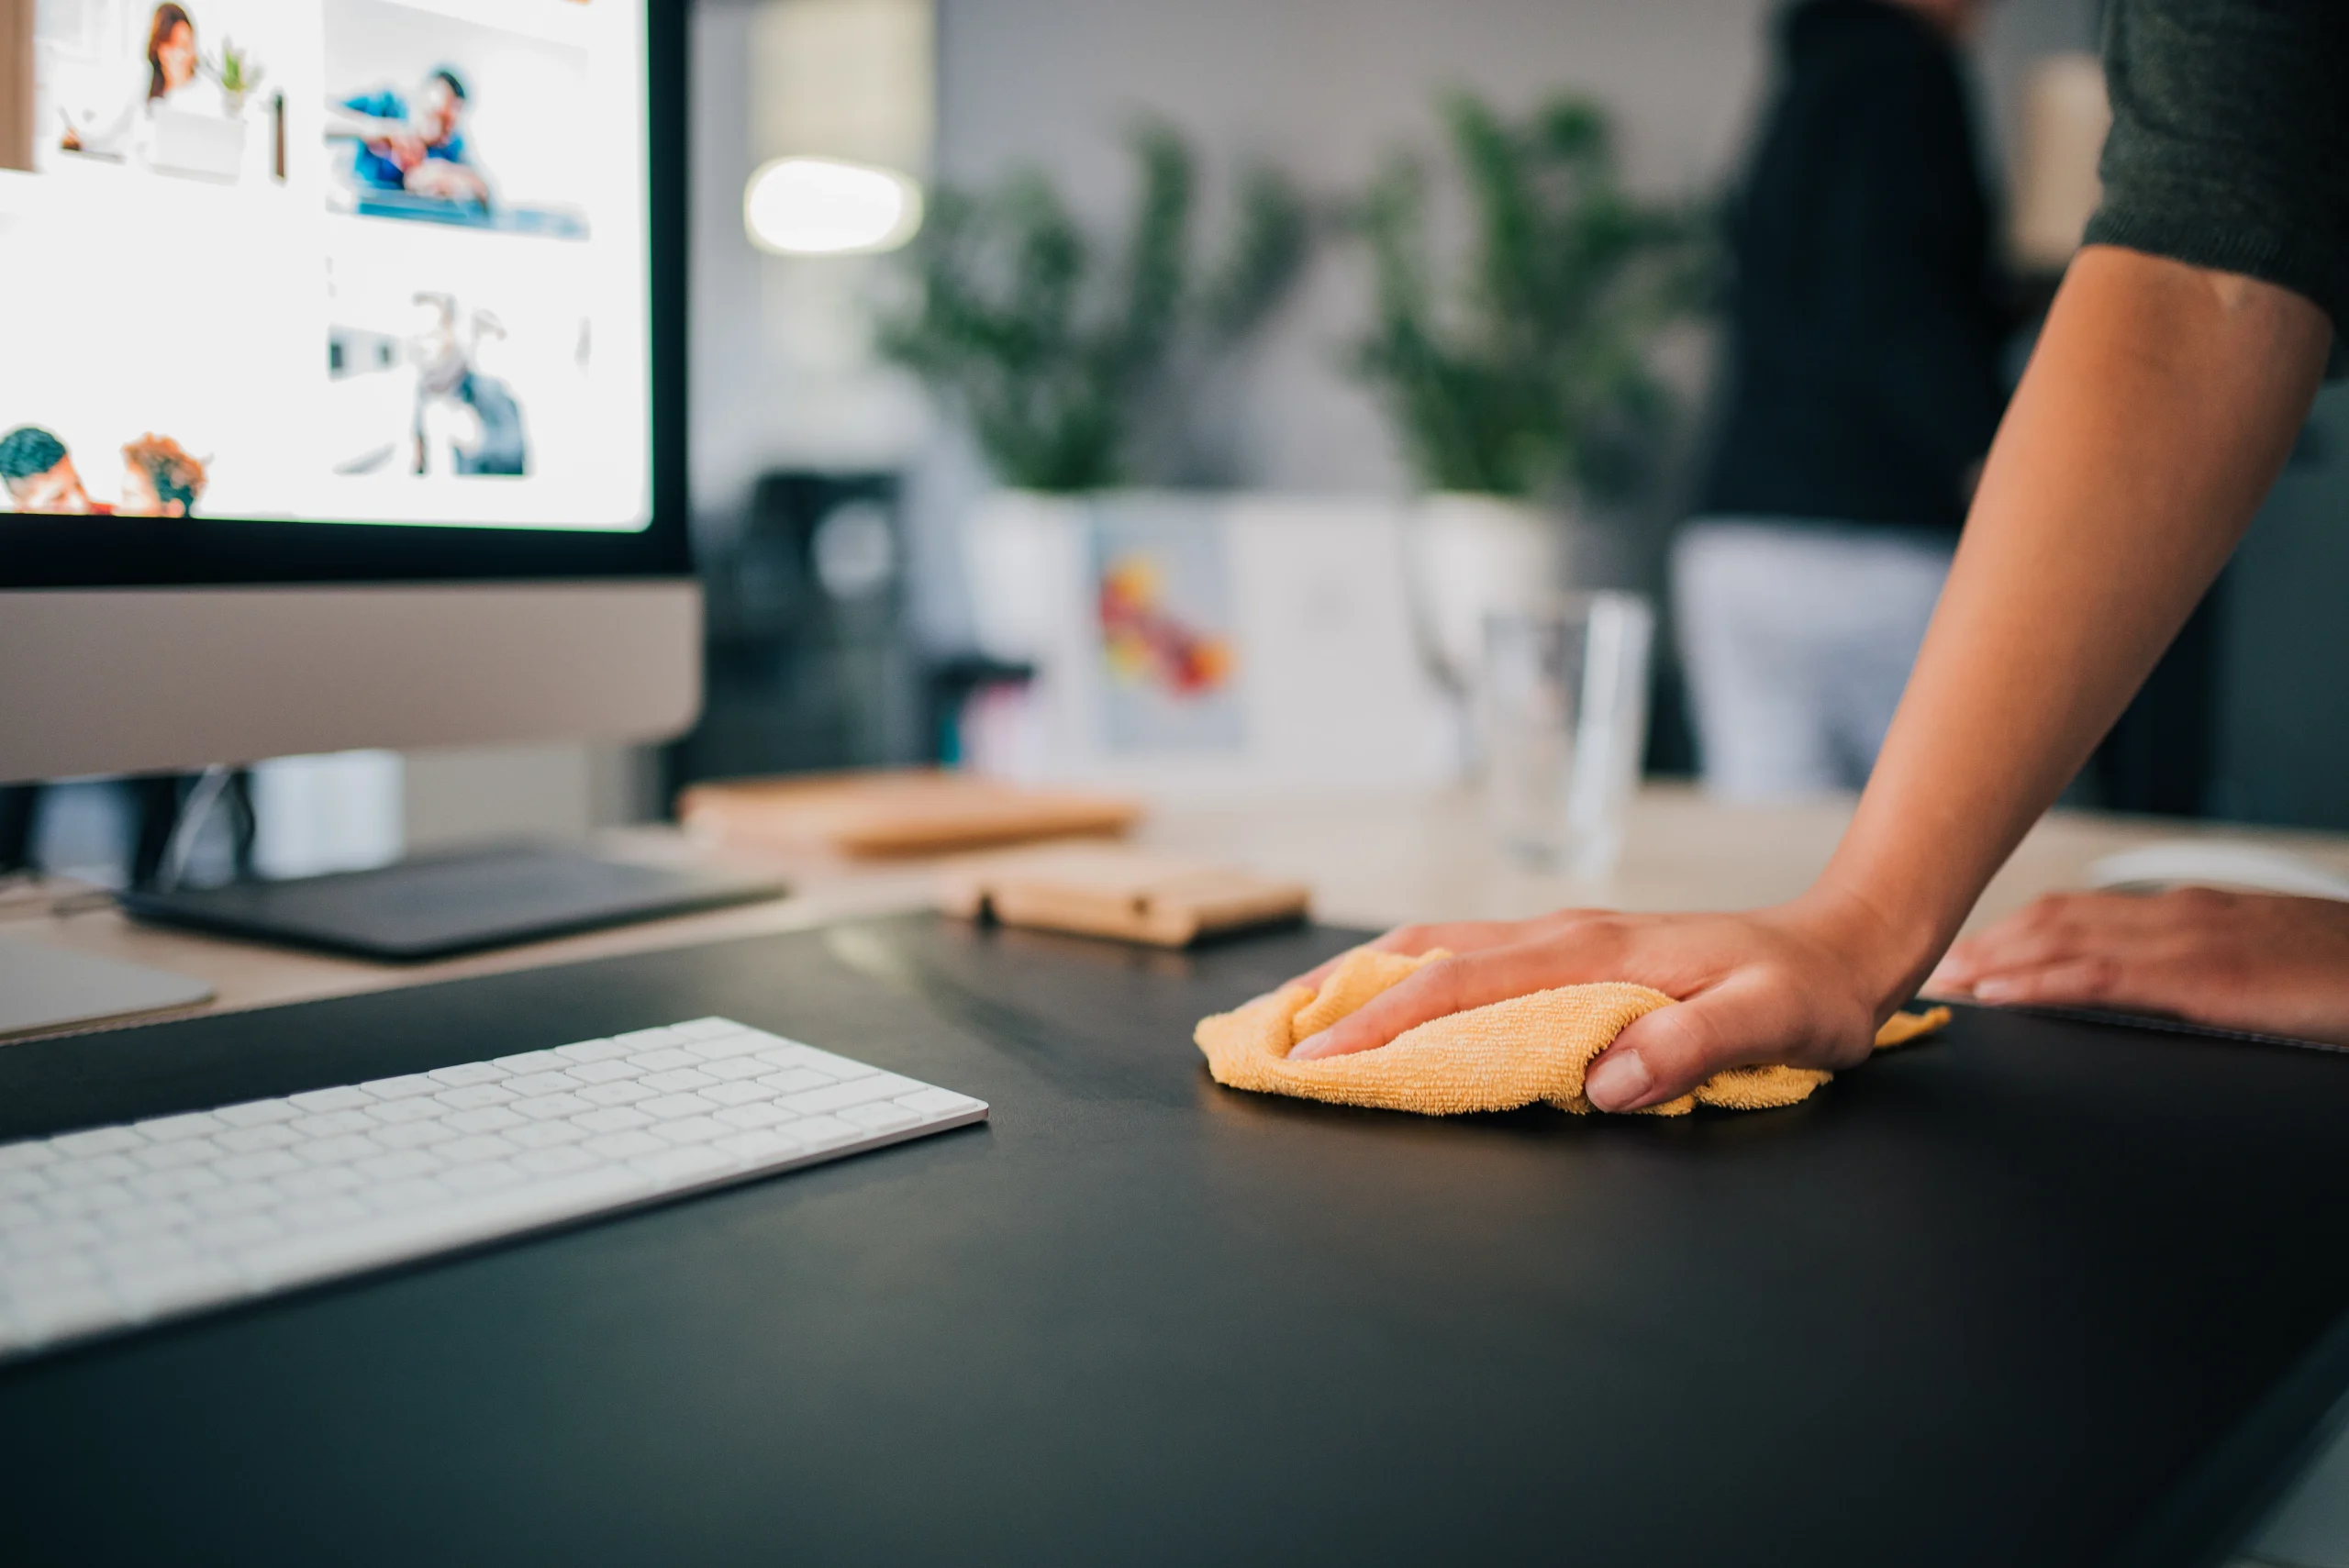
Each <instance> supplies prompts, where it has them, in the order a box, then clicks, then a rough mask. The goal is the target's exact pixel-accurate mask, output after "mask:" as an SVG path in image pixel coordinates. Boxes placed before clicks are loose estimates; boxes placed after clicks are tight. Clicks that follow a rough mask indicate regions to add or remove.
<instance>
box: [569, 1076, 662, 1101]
mask: <svg viewBox="0 0 2349 1568" xmlns="http://www.w3.org/2000/svg"><path fill="white" fill-rule="evenodd" d="M579 1097H580V1098H581V1099H583V1100H585V1101H587V1102H588V1103H590V1104H591V1105H598V1106H626V1105H633V1104H634V1103H635V1102H637V1101H638V1100H649V1099H651V1098H652V1097H653V1091H652V1090H651V1089H648V1088H646V1087H645V1086H644V1085H643V1084H640V1083H637V1082H636V1081H635V1080H634V1079H629V1080H628V1081H626V1082H624V1083H618V1084H590V1085H589V1086H588V1087H586V1088H584V1089H582V1090H580V1091H579Z"/></svg>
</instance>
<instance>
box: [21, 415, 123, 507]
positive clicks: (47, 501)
mask: <svg viewBox="0 0 2349 1568" xmlns="http://www.w3.org/2000/svg"><path fill="white" fill-rule="evenodd" d="M0 492H5V493H6V495H7V499H8V504H9V505H10V506H13V507H14V508H15V509H16V510H17V511H19V512H64V513H70V514H72V515H74V516H76V517H80V516H85V515H87V514H90V513H94V512H97V513H102V512H106V511H108V510H110V508H108V507H106V506H100V505H99V504H98V503H97V502H95V501H93V500H91V499H90V493H89V491H88V490H86V489H84V488H83V484H82V476H81V474H80V473H76V472H75V470H74V467H73V454H72V453H71V452H69V451H67V450H65V443H64V442H63V441H61V440H59V439H57V437H56V436H55V435H54V434H53V433H51V432H50V431H48V430H44V429H42V428H40V427H39V425H19V426H17V428H15V429H13V430H11V431H9V432H8V433H7V434H6V435H5V436H0Z"/></svg>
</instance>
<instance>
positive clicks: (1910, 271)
mask: <svg viewBox="0 0 2349 1568" xmlns="http://www.w3.org/2000/svg"><path fill="white" fill-rule="evenodd" d="M1986 8H1987V0H1805V3H1803V4H1801V5H1798V6H1795V7H1794V8H1793V9H1792V10H1791V11H1789V12H1787V13H1786V15H1785V17H1784V18H1783V22H1782V32H1781V40H1780V41H1781V56H1780V61H1779V66H1778V83H1777V86H1776V96H1775V97H1774V99H1773V101H1772V104H1771V106H1770V108H1769V110H1768V113H1767V117H1766V119H1765V124H1764V127H1763V132H1762V138H1761V142H1760V146H1759V149H1758V150H1757V151H1756V153H1755V155H1754V158H1753V163H1752V166H1751V167H1750V168H1749V169H1748V170H1747V172H1746V174H1745V178H1744V182H1743V185H1742V190H1741V192H1740V195H1739V202H1738V206H1737V208H1736V210H1735V216H1734V218H1733V223H1732V230H1731V254H1732V259H1733V261H1734V263H1735V285H1734V286H1735V295H1734V305H1733V308H1732V313H1731V346H1732V352H1733V362H1732V366H1731V391H1730V397H1729V403H1728V409H1727V418H1726V421H1725V423H1724V426H1723V428H1722V432H1721V436H1720V447H1719V450H1718V451H1717V453H1716V454H1715V457H1714V460H1713V463H1712V467H1711V470H1710V473H1709V475H1708V476H1707V479H1706V483H1705V485H1704V489H1703V492H1702V495H1701V497H1700V503H1699V515H1698V517H1695V518H1694V519H1693V520H1692V521H1691V522H1690V523H1689V524H1688V526H1687V529H1686V530H1685V531H1684V532H1683V534H1682V536H1681V538H1680V540H1679V543H1678V545H1677V548H1676V549H1675V552H1674V559H1673V590H1674V597H1675V601H1676V609H1677V615H1678V620H1679V628H1680V642H1681V651H1682V658H1683V661H1684V662H1685V663H1686V665H1687V673H1688V683H1689V688H1690V694H1691V697H1692V706H1693V707H1694V710H1695V712H1694V716H1693V717H1694V718H1695V720H1696V727H1697V733H1698V747H1699V755H1700V758H1701V761H1702V763H1703V767H1704V775H1705V783H1706V784H1707V786H1708V787H1709V789H1711V790H1712V791H1713V792H1714V793H1715V794H1717V795H1723V796H1727V797H1730V798H1733V799H1747V800H1751V799H1771V798H1780V797H1787V796H1795V795H1815V794H1820V793H1822V792H1826V791H1832V790H1856V789H1857V788H1859V787H1860V786H1861V785H1862V784H1865V782H1866V780H1867V775H1868V770H1869V769H1870V768H1872V767H1873V766H1874V765H1875V763H1876V751H1877V749H1878V748H1879V747H1880V746H1882V744H1883V743H1884V736H1885V731H1886V730H1887V728H1890V726H1891V723H1892V714H1893V710H1894V708H1895V707H1897V706H1898V705H1899V701H1900V691H1901V687H1902V686H1903V685H1904V684H1906V683H1907V681H1908V679H1909V666H1910V665H1911V664H1912V663H1913V662H1915V661H1916V656H1917V649H1918V646H1919V645H1920V643H1921V642H1922V641H1923V640H1924V636H1925V625H1926V622H1927V621H1929V620H1930V619H1932V613H1933V604H1934V601H1935V600H1936V599H1937V598H1938V597H1939V596H1940V595H1941V589H1942V582H1943V579H1944V578H1945V577H1946V576H1947V575H1948V573H1949V563H1950V556H1951V552H1952V550H1954V548H1955V546H1956V542H1957V531H1958V528H1959V525H1960V524H1961V523H1962V522H1963V521H1964V520H1965V507H1966V504H1967V502H1968V501H1969V499H1970V498H1971V496H1972V492H1973V487H1974V480H1975V477H1976V474H1978V473H1979V472H1980V469H1981V462H1982V458H1983V454H1984V453H1986V452H1987V451H1988V450H1989V448H1990V437H1991V435H1992V433H1993V432H1994V431H1995V430H1996V429H1997V428H1998V418H1999V416H2000V415H2001V413H2003V412H2004V410H2005V406H2006V393H2005V388H2004V384H2003V379H2002V377H2001V374H2000V370H1999V360H2000V351H2001V348H2002V345H2003V344H2004V342H2005V340H2006V339H2007V336H2008V334H2009V330H2010V328H2011V326H2012V322H2011V320H2010V318H2009V313H2008V310H2007V308H2006V306H2005V305H2004V303H2003V299H2004V293H2005V291H2004V289H2003V287H2002V285H2001V284H2000V283H1999V279H1998V267H1997V264H1996V262H1995V261H1994V260H1993V256H1992V250H1991V245H1992V239H1991V236H1992V225H1991V219H1990V211H1991V206H1990V201H1989V198H1988V196H1987V193H1986V190H1985V185H1984V181H1983V177H1982V172H1981V169H1980V167H1979V166H1978V163H1977V160H1976V152H1975V127H1974V118H1973V114H1972V111H1971V108H1970V106H1969V103H1968V93H1967V88H1966V84H1965V80H1964V77H1963V74H1962V72H1961V61H1960V59H1959V54H1958V50H1959V48H1960V46H1961V44H1962V43H1963V41H1964V40H1965V39H1966V38H1967V37H1969V36H1970V35H1971V33H1972V31H1973V29H1974V28H1975V26H1976V23H1977V22H1978V20H1979V18H1980V16H1981V13H1982V12H1983V11H1984V10H1985V9H1986Z"/></svg>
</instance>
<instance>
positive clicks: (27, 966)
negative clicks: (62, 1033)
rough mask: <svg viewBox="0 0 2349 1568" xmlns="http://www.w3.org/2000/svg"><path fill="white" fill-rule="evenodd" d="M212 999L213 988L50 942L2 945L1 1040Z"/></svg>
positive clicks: (3, 943)
mask: <svg viewBox="0 0 2349 1568" xmlns="http://www.w3.org/2000/svg"><path fill="white" fill-rule="evenodd" d="M211 999H212V987H211V986H209V985H206V984H205V983H204V982H203V981H201V980H191V979H189V978H188V977H187V976H186V975H184V974H173V973H169V972H167V971H165V970H161V969H148V968H146V967H144V966H143V965H140V964H135V963H123V962H118V961H117V960H115V959H110V958H97V957H94V956H93V955H91V954H89V953H83V952H75V951H73V950H72V949H71V948H60V947H51V946H50V945H49V944H48V943H46V942H28V941H6V940H0V1040H10V1039H12V1038H14V1037H16V1036H17V1035H26V1034H46V1033H51V1032H54V1031H56V1030H60V1029H76V1028H80V1027H82V1026H83V1025H87V1024H96V1023H104V1022H106V1020H108V1019H110V1018H131V1017H134V1016H136V1015H137V1014H139V1013H159V1012H163V1011H166V1010H168V1009H172V1008H177V1007H193V1006H196V1005H197V1004H198V1003H201V1002H208V1001H210V1000H211Z"/></svg>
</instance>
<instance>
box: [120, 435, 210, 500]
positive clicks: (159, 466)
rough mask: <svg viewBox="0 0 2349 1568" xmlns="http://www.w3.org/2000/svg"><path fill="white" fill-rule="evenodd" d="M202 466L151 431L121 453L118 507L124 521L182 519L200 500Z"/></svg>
mask: <svg viewBox="0 0 2349 1568" xmlns="http://www.w3.org/2000/svg"><path fill="white" fill-rule="evenodd" d="M205 483H206V475H205V472H204V464H203V463H202V462H199V461H197V460H196V459H195V458H193V457H190V456H189V455H188V452H187V449H186V448H185V447H183V446H181V445H180V444H179V442H177V441H175V440H173V439H172V438H171V437H169V436H159V435H156V434H154V433H153V432H152V431H150V432H148V433H147V434H146V435H143V436H141V437H139V439H137V440H135V441H132V442H130V443H129V444H128V445H127V446H125V447H124V448H123V449H122V504H121V505H120V506H117V507H116V508H115V510H116V512H117V514H119V515H120V516H122V517H192V516H194V515H195V504H196V502H197V501H198V500H200V499H202V498H203V495H204V486H205Z"/></svg>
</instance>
